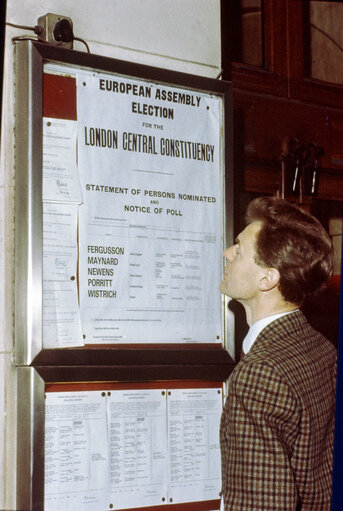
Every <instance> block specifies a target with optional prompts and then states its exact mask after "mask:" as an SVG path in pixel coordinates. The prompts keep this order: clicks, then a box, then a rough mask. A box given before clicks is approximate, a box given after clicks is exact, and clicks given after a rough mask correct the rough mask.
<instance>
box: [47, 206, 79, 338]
mask: <svg viewBox="0 0 343 511" xmlns="http://www.w3.org/2000/svg"><path fill="white" fill-rule="evenodd" d="M82 345H83V338H82V329H81V318H80V310H79V304H78V291H77V206H76V205H75V204H63V205H62V204H60V203H43V346H44V348H56V347H59V348H62V347H69V346H82Z"/></svg>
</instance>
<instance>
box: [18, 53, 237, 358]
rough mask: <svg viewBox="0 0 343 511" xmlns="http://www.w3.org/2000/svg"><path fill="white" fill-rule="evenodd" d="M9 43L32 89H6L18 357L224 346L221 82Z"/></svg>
mask: <svg viewBox="0 0 343 511" xmlns="http://www.w3.org/2000/svg"><path fill="white" fill-rule="evenodd" d="M19 46H20V48H19V47H18V48H17V53H18V60H19V61H21V60H22V61H24V60H28V64H27V63H25V62H22V63H21V64H20V65H21V66H24V67H25V66H29V69H28V70H27V73H28V76H30V80H31V82H33V83H30V87H28V84H26V88H25V84H22V85H20V87H19V91H18V101H19V103H21V102H22V103H25V102H26V103H27V104H28V105H29V107H30V108H31V110H30V115H29V116H28V117H27V120H26V123H21V124H20V125H18V130H19V131H21V133H20V139H21V140H23V141H24V145H25V142H26V146H27V147H26V151H22V147H21V150H20V151H18V153H17V162H18V164H19V166H20V167H21V166H22V167H23V169H22V170H23V172H22V173H21V174H20V175H19V174H18V180H17V185H18V194H17V233H18V234H17V247H18V254H19V258H18V260H17V263H16V283H17V299H16V303H17V304H18V308H17V312H18V314H17V316H16V317H17V318H18V321H17V323H16V338H17V344H16V345H17V353H16V355H17V360H18V362H20V363H31V361H32V359H33V357H34V356H35V355H36V354H37V353H39V352H41V351H42V350H55V349H61V348H62V349H63V348H75V347H76V348H77V347H85V346H90V345H91V346H94V345H95V346H99V347H101V346H105V345H106V346H118V345H123V344H130V345H132V344H144V345H147V344H181V345H184V344H193V345H196V344H212V345H219V346H222V345H225V318H224V316H225V311H224V300H223V298H222V297H221V295H220V293H219V291H218V288H219V283H220V280H221V277H222V267H223V258H222V252H223V249H224V247H225V243H226V239H227V238H228V237H229V239H231V238H232V212H233V205H232V203H233V183H232V177H231V164H230V163H231V145H230V143H229V141H230V140H231V129H230V128H231V119H230V118H228V112H229V117H230V111H231V110H230V106H231V86H230V84H228V83H227V82H221V81H219V80H211V79H207V78H202V77H198V76H192V75H185V74H182V73H176V72H170V71H165V70H160V69H156V68H149V67H147V66H139V65H137V64H129V63H123V62H121V61H114V60H113V59H106V58H102V57H97V56H92V55H87V54H83V53H80V52H74V51H70V50H58V49H56V48H51V47H49V46H46V45H42V44H39V43H37V44H35V43H29V45H27V47H25V48H23V47H22V46H21V45H19ZM21 54H23V55H22V56H21ZM32 90H34V91H35V92H34V94H32V92H30V91H32ZM30 93H31V94H32V97H30V98H28V97H27V96H28V95H30ZM227 213H229V217H228V218H229V222H227V221H226V214H227ZM19 246H20V249H19Z"/></svg>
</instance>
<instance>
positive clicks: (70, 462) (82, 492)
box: [44, 391, 109, 511]
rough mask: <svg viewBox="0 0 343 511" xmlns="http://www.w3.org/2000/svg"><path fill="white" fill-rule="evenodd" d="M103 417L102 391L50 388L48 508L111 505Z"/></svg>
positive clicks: (93, 510)
mask: <svg viewBox="0 0 343 511" xmlns="http://www.w3.org/2000/svg"><path fill="white" fill-rule="evenodd" d="M105 417H106V401H105V399H104V397H103V396H102V395H101V393H100V392H95V391H94V392H63V393H50V392H48V393H47V394H46V401H45V492H44V494H45V502H44V509H45V511H61V510H63V511H75V510H76V509H77V510H78V511H82V510H90V511H100V510H104V511H105V510H107V509H108V502H109V500H108V499H109V492H108V446H107V429H106V421H105Z"/></svg>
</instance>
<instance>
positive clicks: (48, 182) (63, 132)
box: [43, 117, 82, 204]
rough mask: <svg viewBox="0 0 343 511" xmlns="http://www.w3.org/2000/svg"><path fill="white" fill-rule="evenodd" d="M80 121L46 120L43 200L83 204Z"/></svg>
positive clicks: (44, 130)
mask: <svg viewBox="0 0 343 511" xmlns="http://www.w3.org/2000/svg"><path fill="white" fill-rule="evenodd" d="M76 147H77V122H76V121H69V120H65V119H51V118H48V117H44V118H43V200H44V201H54V202H56V201H58V202H73V203H77V204H80V203H81V202H82V198H81V188H80V180H79V176H78V171H77V161H76V155H77V153H76Z"/></svg>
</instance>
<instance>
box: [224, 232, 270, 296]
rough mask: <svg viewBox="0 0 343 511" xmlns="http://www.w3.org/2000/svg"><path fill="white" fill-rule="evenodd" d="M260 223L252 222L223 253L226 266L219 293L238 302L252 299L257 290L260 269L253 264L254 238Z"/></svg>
mask: <svg viewBox="0 0 343 511" xmlns="http://www.w3.org/2000/svg"><path fill="white" fill-rule="evenodd" d="M260 229H261V222H253V223H251V224H249V225H248V226H247V227H246V228H245V229H244V231H242V232H241V233H240V234H239V235H238V236H237V239H236V243H235V245H233V246H232V247H229V248H228V249H227V250H225V252H224V256H225V257H226V266H225V272H224V279H223V280H222V282H221V284H220V291H221V292H222V293H224V294H225V295H228V296H230V297H231V298H235V299H236V300H238V301H242V302H246V301H248V300H251V299H253V298H254V297H255V296H256V293H257V292H258V289H259V277H260V275H261V270H262V268H261V267H260V266H258V265H257V264H256V262H255V242H256V236H257V234H258V232H259V231H260Z"/></svg>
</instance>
